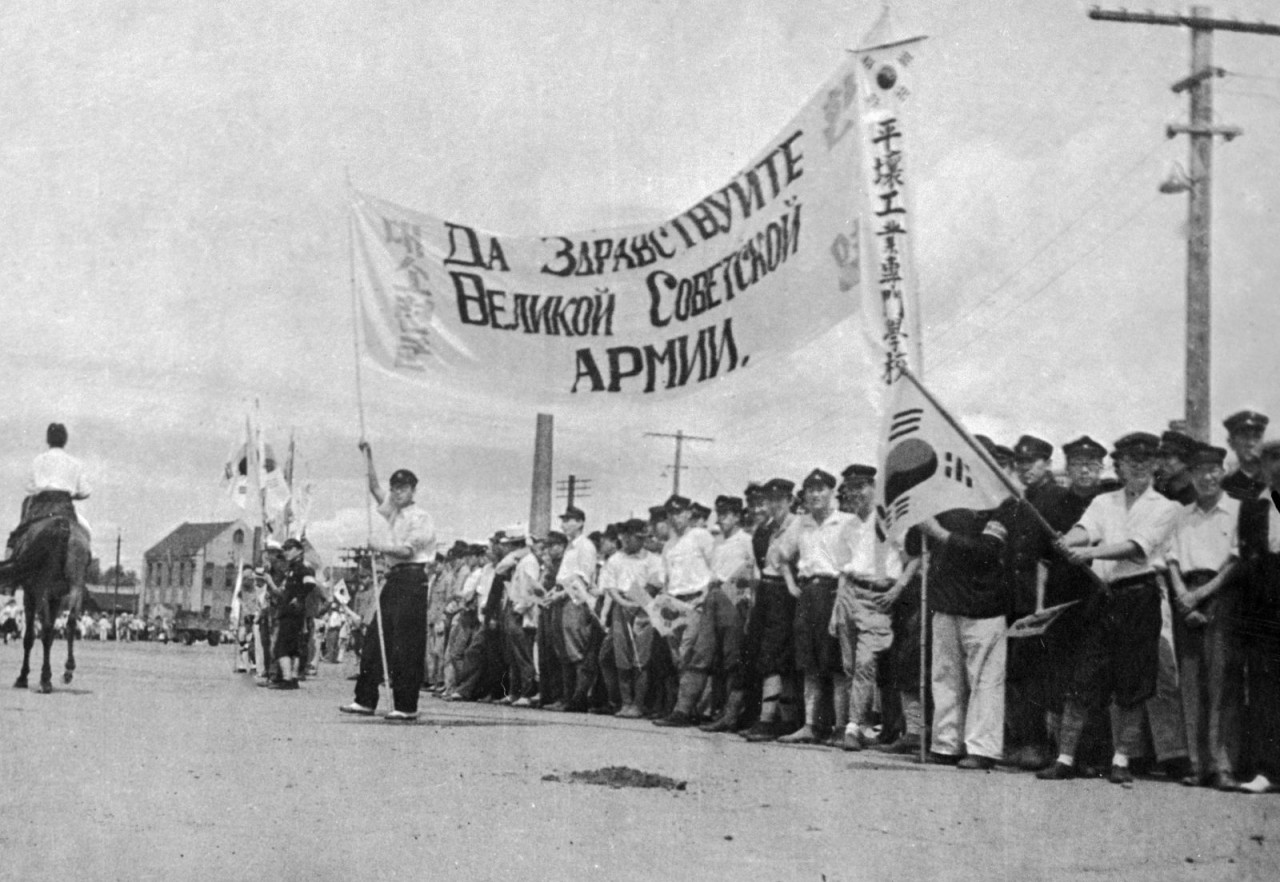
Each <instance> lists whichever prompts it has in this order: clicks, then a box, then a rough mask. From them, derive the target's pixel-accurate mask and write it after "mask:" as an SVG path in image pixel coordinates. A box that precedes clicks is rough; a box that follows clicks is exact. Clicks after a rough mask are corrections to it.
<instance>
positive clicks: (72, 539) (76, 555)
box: [62, 524, 90, 683]
mask: <svg viewBox="0 0 1280 882" xmlns="http://www.w3.org/2000/svg"><path fill="white" fill-rule="evenodd" d="M89 560H90V549H89V536H88V533H87V532H85V530H84V528H83V527H80V526H79V525H78V524H72V525H71V534H70V535H69V536H68V538H67V556H66V559H65V561H64V566H63V572H64V573H65V574H66V577H67V581H68V582H69V583H70V594H69V595H68V596H67V609H68V610H69V612H68V615H67V622H68V624H69V625H71V627H69V628H68V629H67V664H66V667H65V670H64V671H63V672H62V682H63V683H70V682H71V677H72V674H73V673H74V672H75V669H76V653H75V643H76V629H75V626H74V624H73V623H74V622H79V621H80V605H81V603H83V601H84V577H85V573H86V572H87V570H88V569H89Z"/></svg>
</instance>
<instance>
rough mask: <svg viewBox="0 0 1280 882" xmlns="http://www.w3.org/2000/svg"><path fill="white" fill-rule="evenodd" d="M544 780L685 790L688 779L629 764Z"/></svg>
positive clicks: (617, 786) (618, 786)
mask: <svg viewBox="0 0 1280 882" xmlns="http://www.w3.org/2000/svg"><path fill="white" fill-rule="evenodd" d="M542 780H543V781H557V782H561V783H565V784H600V785H603V786H605V787H613V788H622V787H657V788H661V789H663V790H684V789H685V787H686V786H687V785H688V782H687V781H677V780H675V779H674V778H668V777H667V776H666V775H654V774H652V773H650V772H641V771H640V770H639V769H633V768H630V767H629V766H606V767H605V768H603V769H595V770H594V771H590V772H570V773H569V774H568V775H567V776H565V777H564V778H561V777H560V776H559V775H543V776H542Z"/></svg>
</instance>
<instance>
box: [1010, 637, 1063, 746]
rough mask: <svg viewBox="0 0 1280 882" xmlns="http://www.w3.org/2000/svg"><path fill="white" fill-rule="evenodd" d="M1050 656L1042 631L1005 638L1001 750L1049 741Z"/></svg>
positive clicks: (1046, 743) (1040, 744) (1041, 744)
mask: <svg viewBox="0 0 1280 882" xmlns="http://www.w3.org/2000/svg"><path fill="white" fill-rule="evenodd" d="M1051 663H1052V658H1051V656H1050V654H1049V645H1048V639H1047V636H1046V635H1043V634H1042V635H1040V636H1038V637H1023V638H1021V639H1018V640H1010V641H1009V654H1008V658H1007V660H1006V662H1005V664H1006V668H1005V681H1004V683H1005V703H1004V716H1005V729H1006V735H1005V750H1006V751H1008V750H1016V749H1017V748H1020V747H1044V748H1047V747H1048V745H1049V730H1048V727H1047V725H1046V723H1045V720H1046V715H1047V713H1048V711H1049V690H1050V687H1051V680H1052V668H1051Z"/></svg>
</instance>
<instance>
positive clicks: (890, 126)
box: [855, 6, 924, 383]
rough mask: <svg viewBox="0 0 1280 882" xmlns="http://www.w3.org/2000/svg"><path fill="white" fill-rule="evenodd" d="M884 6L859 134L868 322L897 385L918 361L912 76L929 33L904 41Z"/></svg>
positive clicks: (866, 54)
mask: <svg viewBox="0 0 1280 882" xmlns="http://www.w3.org/2000/svg"><path fill="white" fill-rule="evenodd" d="M893 31H894V29H893V24H892V21H891V19H890V15H889V8H888V7H887V6H886V7H885V9H884V13H883V15H882V16H881V18H880V20H879V22H878V23H877V24H876V25H875V27H873V28H872V30H871V33H870V34H868V35H867V37H866V42H867V43H868V48H865V49H859V50H858V51H857V52H856V53H855V57H856V58H857V63H858V84H859V90H858V98H859V101H858V104H859V112H858V117H859V137H860V140H861V143H860V147H861V153H862V192H863V193H864V194H865V199H866V202H865V208H864V215H863V216H864V217H865V218H866V225H867V226H866V229H865V231H864V232H865V235H863V236H862V237H861V240H862V243H863V265H864V266H865V267H866V268H867V269H866V273H865V275H866V277H867V278H866V280H865V281H866V284H865V285H864V288H863V301H864V302H863V310H862V312H863V320H864V321H865V323H866V325H865V326H866V328H867V331H868V333H869V334H870V335H871V337H872V339H873V342H874V343H875V345H876V346H877V347H878V348H879V349H880V350H881V351H882V353H883V356H882V370H881V379H883V380H884V382H885V383H893V382H895V381H896V380H897V379H898V376H899V375H900V372H901V369H902V368H903V367H910V368H911V369H913V370H915V371H916V372H917V373H918V372H920V371H921V370H923V365H922V364H921V363H920V362H921V342H922V341H921V337H920V299H919V293H918V290H917V287H916V271H915V262H914V259H913V257H912V250H913V249H912V241H913V238H914V233H915V223H914V215H913V214H912V208H911V206H912V199H911V191H912V183H911V174H912V167H911V162H912V160H913V158H914V153H913V152H912V151H913V149H914V148H913V146H912V144H913V142H912V141H911V138H910V135H909V131H908V127H907V121H906V113H907V111H908V109H909V107H910V105H911V103H912V96H913V94H914V92H913V88H912V85H911V74H912V70H913V67H914V64H915V61H916V56H917V54H918V53H919V51H920V44H921V43H922V42H923V40H924V37H912V38H910V39H899V38H898V37H897V36H896V35H895V34H894V32H893Z"/></svg>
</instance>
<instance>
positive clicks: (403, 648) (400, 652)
mask: <svg viewBox="0 0 1280 882" xmlns="http://www.w3.org/2000/svg"><path fill="white" fill-rule="evenodd" d="M360 450H361V451H362V452H363V453H364V455H365V462H366V465H367V470H368V479H369V492H370V493H371V494H372V495H373V498H374V499H375V500H377V502H378V514H380V515H382V517H383V518H385V519H386V521H387V525H388V527H389V529H390V534H391V535H390V539H389V541H388V542H386V543H385V544H375V543H370V550H371V551H372V552H373V553H375V554H378V553H381V554H383V555H385V556H386V557H388V558H389V559H390V560H391V561H392V565H391V568H390V571H389V572H388V573H387V578H386V582H385V583H384V584H383V588H382V591H381V592H380V594H379V596H378V611H377V619H378V624H379V625H380V628H377V629H374V630H373V632H372V633H371V634H368V635H367V636H366V638H365V641H364V645H363V647H362V648H361V653H360V673H359V675H358V676H357V678H356V688H355V700H354V701H353V702H352V703H351V704H346V705H343V706H342V707H341V708H339V710H341V711H342V712H343V713H350V714H357V715H360V716H372V715H373V713H374V711H375V710H376V709H377V706H378V687H379V685H380V684H381V682H382V678H383V672H384V663H383V658H384V657H385V658H386V663H385V666H386V668H387V671H386V674H387V679H388V682H389V683H390V685H391V692H392V698H393V702H394V705H395V707H394V708H393V709H392V710H391V711H389V712H388V713H387V717H386V718H387V720H388V721H389V722H408V721H411V720H415V719H417V717H418V692H419V689H420V688H421V686H422V676H423V669H424V667H425V663H426V649H427V647H426V641H427V584H426V565H427V564H428V563H430V562H431V561H432V560H434V559H435V553H436V533H435V525H434V524H433V523H432V520H431V516H430V515H429V514H427V512H426V511H425V510H424V509H422V508H420V507H418V505H417V504H416V503H415V502H414V500H413V495H414V492H415V491H416V489H417V486H418V478H417V476H416V475H415V474H414V473H413V472H411V471H409V470H408V469H397V470H396V471H395V472H393V473H392V475H391V480H390V482H389V487H390V490H389V492H387V493H384V492H383V491H382V488H381V487H380V486H379V484H378V476H377V473H376V471H375V470H374V467H373V451H372V449H370V447H369V444H368V443H367V442H366V441H363V440H362V441H361V442H360Z"/></svg>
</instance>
